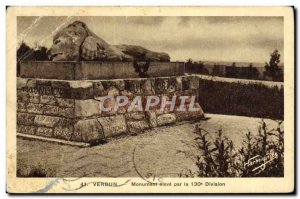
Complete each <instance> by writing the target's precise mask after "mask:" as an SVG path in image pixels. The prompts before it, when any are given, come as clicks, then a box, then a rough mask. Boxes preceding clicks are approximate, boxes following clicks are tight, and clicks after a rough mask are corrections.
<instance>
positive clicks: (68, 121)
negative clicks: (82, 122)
mask: <svg viewBox="0 0 300 199" xmlns="http://www.w3.org/2000/svg"><path fill="white" fill-rule="evenodd" d="M73 121H74V119H73V118H63V117H60V118H59V121H58V122H57V124H56V126H57V127H58V126H59V127H63V128H67V127H70V126H73V123H74V122H73Z"/></svg>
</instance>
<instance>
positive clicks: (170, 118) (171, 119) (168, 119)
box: [157, 113, 176, 126]
mask: <svg viewBox="0 0 300 199" xmlns="http://www.w3.org/2000/svg"><path fill="white" fill-rule="evenodd" d="M175 122H176V117H175V114H174V113H171V114H163V115H160V116H157V125H158V126H164V125H169V124H173V123H175Z"/></svg>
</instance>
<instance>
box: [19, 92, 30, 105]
mask: <svg viewBox="0 0 300 199" xmlns="http://www.w3.org/2000/svg"><path fill="white" fill-rule="evenodd" d="M17 102H29V95H28V93H27V92H26V91H24V90H23V89H18V90H17Z"/></svg>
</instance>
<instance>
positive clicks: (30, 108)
mask: <svg viewBox="0 0 300 199" xmlns="http://www.w3.org/2000/svg"><path fill="white" fill-rule="evenodd" d="M26 108H27V112H28V113H36V114H42V113H43V109H44V105H43V104H32V103H28V104H27V107H26Z"/></svg>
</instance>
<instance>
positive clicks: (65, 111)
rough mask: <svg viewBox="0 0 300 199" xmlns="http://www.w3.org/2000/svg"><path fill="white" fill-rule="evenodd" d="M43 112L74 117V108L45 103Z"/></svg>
mask: <svg viewBox="0 0 300 199" xmlns="http://www.w3.org/2000/svg"><path fill="white" fill-rule="evenodd" d="M44 114H45V115H53V116H62V117H68V118H72V117H74V108H65V107H59V106H52V105H45V106H44Z"/></svg>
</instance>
